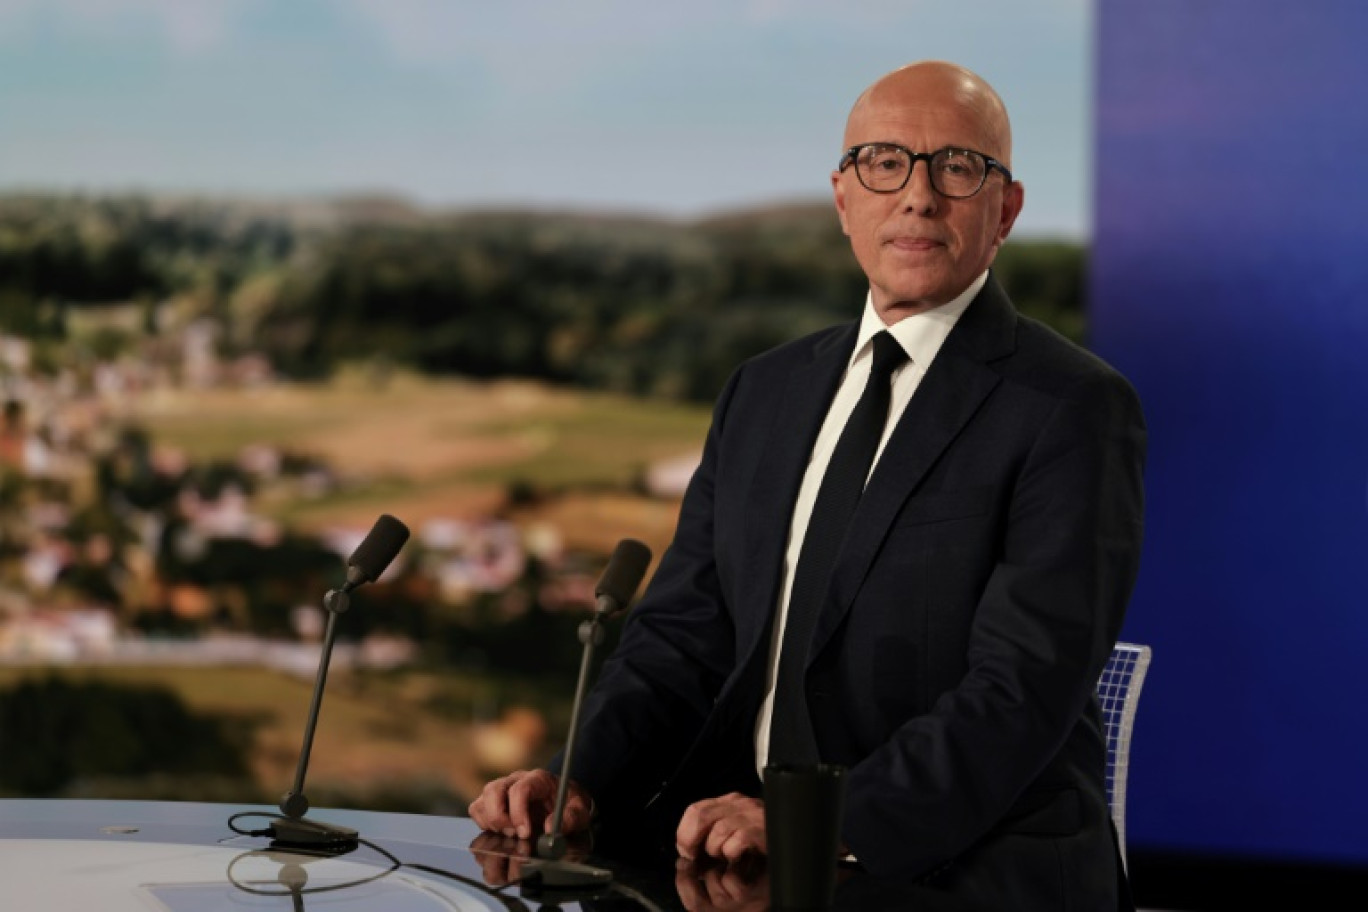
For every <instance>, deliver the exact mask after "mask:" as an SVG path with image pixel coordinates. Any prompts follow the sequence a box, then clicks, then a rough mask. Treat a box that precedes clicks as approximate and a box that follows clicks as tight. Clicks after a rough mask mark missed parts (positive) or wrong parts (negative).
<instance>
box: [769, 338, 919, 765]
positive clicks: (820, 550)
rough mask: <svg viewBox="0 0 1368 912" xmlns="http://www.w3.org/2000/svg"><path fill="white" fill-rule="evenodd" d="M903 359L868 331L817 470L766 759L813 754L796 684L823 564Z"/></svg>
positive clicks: (833, 550)
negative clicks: (857, 381) (856, 385)
mask: <svg viewBox="0 0 1368 912" xmlns="http://www.w3.org/2000/svg"><path fill="white" fill-rule="evenodd" d="M906 360H907V353H906V352H905V351H903V348H902V346H901V345H899V344H898V341H897V340H896V339H894V338H893V337H892V336H891V335H889V333H888V331H887V330H884V331H882V332H880V333H879V334H878V335H876V336H875V337H874V364H873V367H872V368H871V369H870V371H869V382H868V383H866V384H865V390H864V393H863V395H861V396H860V401H859V402H858V403H856V405H855V410H854V411H853V412H851V413H850V418H849V420H847V421H846V425H845V428H844V429H843V430H842V431H841V437H840V439H839V440H838V441H837V442H836V449H835V450H834V451H833V452H832V454H831V463H830V464H829V465H828V466H827V470H826V474H825V475H823V476H822V486H821V487H820V488H819V489H818V491H817V500H816V502H815V503H814V504H813V506H812V518H811V519H810V520H809V521H808V527H807V533H806V534H805V535H804V536H803V547H802V550H801V551H799V553H798V567H797V569H796V570H795V571H794V576H793V588H792V590H791V594H790V596H789V607H788V619H787V621H786V622H785V625H784V641H783V644H782V646H781V647H780V650H779V676H778V678H777V680H776V682H775V687H774V714H773V716H772V718H771V720H770V745H769V759H770V762H774V763H803V762H809V763H810V762H815V761H817V760H818V759H820V758H819V756H818V752H817V742H816V739H815V738H814V736H813V732H812V723H811V721H810V719H809V716H808V706H807V695H806V693H805V690H804V677H805V675H804V672H805V671H806V669H807V660H808V649H809V646H810V645H811V642H812V631H813V629H814V627H815V626H816V623H817V615H818V614H819V612H820V611H821V607H822V604H823V602H824V601H825V600H826V594H827V589H828V587H829V586H830V583H831V568H832V567H833V566H834V565H835V563H836V556H837V555H838V554H839V553H840V551H841V545H842V543H843V542H844V541H845V535H846V528H847V527H848V526H849V525H850V518H851V516H852V515H854V513H855V505H856V504H857V503H859V501H860V495H861V493H863V491H864V486H865V481H866V480H867V479H868V478H869V467H870V466H871V465H872V464H873V463H874V454H875V453H876V452H877V451H878V449H879V440H880V439H882V437H883V430H884V424H885V423H886V422H887V421H888V406H889V400H890V394H891V387H892V380H893V371H895V370H896V369H897V368H898V367H899V366H900V365H901V364H902V363H903V362H904V361H906Z"/></svg>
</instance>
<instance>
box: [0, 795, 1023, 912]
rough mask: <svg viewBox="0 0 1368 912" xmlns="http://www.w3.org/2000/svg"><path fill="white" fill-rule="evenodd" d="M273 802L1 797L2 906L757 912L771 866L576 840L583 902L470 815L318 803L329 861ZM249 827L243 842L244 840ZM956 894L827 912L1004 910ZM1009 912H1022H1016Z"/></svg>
mask: <svg viewBox="0 0 1368 912" xmlns="http://www.w3.org/2000/svg"><path fill="white" fill-rule="evenodd" d="M278 815H279V811H278V810H277V809H276V808H274V807H268V806H259V805H258V806H251V805H232V804H211V803H196V802H171V801H166V802H161V801H102V800H96V801H78V800H47V799H44V800H32V799H11V800H0V910H5V912H8V910H16V912H18V910H25V912H27V910H56V912H83V910H99V912H230V910H232V912H239V910H290V912H303V910H334V912H338V910H344V912H349V910H383V912H429V910H431V912H437V910H446V912H450V910H462V912H484V910H492V912H498V910H543V909H564V910H566V912H575V910H582V912H632V910H668V912H679V910H689V912H763V910H766V909H769V908H770V903H769V884H768V880H767V876H768V875H767V872H766V870H765V860H764V859H763V858H761V857H756V858H748V859H747V860H745V861H744V862H743V863H742V864H739V865H736V866H732V867H725V866H720V865H717V864H706V865H702V866H695V865H692V864H690V863H686V862H682V861H680V860H679V859H675V858H663V857H662V858H659V859H658V861H655V862H652V863H651V864H649V865H643V864H642V863H640V862H638V863H635V864H633V865H627V864H623V863H620V862H617V861H614V860H612V859H607V858H601V857H598V856H595V855H593V854H592V853H590V852H588V850H587V849H586V848H585V847H584V846H582V845H581V846H575V845H573V844H572V846H571V848H570V851H569V853H568V854H567V857H566V861H567V862H570V863H572V864H576V865H580V866H581V869H583V868H586V867H587V868H589V869H590V870H592V871H594V872H596V873H598V874H600V875H602V876H603V877H604V878H606V881H607V882H606V885H602V886H599V887H596V888H593V889H591V890H588V891H587V892H586V891H583V890H581V891H579V892H575V891H569V892H565V891H559V890H556V889H554V888H551V887H548V886H546V884H545V883H539V882H538V880H537V878H536V876H535V874H530V873H529V872H530V871H532V870H534V869H535V866H536V863H535V862H533V861H532V860H531V859H530V858H529V854H530V849H531V846H530V845H529V844H528V843H526V842H519V841H518V840H514V839H507V838H504V837H500V836H494V835H492V834H488V833H482V832H480V830H479V828H478V827H477V826H476V825H475V824H474V823H473V822H472V821H471V820H469V819H467V818H463V817H444V816H433V815H422V814H402V813H390V812H378V811H353V810H342V809H328V808H320V809H314V810H313V811H311V812H310V813H309V814H308V816H307V819H308V820H311V821H318V822H323V823H329V824H337V825H341V826H346V827H351V828H352V829H354V830H356V831H357V834H358V837H359V838H358V844H357V845H356V846H355V847H354V848H353V849H351V850H350V851H346V852H344V853H341V854H332V855H327V854H323V853H318V852H314V851H310V850H300V849H296V848H291V847H286V846H282V845H280V844H278V843H276V842H274V841H273V840H272V838H271V837H270V836H267V835H264V834H257V835H253V831H261V830H264V829H265V828H266V827H267V826H268V825H269V824H270V822H271V820H272V818H276V817H278ZM237 831H242V832H237ZM971 892H972V893H974V894H975V897H974V899H972V900H970V899H969V898H968V897H966V896H965V895H963V893H962V892H961V891H960V890H956V889H945V888H942V887H940V886H929V885H919V884H916V883H911V882H908V881H905V880H894V881H888V880H883V879H880V878H875V877H872V876H870V875H868V874H865V873H863V872H861V871H859V870H858V869H856V868H851V867H844V866H843V867H841V868H840V869H839V871H838V883H837V887H836V899H835V904H834V906H833V907H832V908H833V910H839V912H846V910H859V912H877V910H884V909H899V910H903V909H911V910H928V912H930V910H944V912H951V910H954V912H963V910H974V912H978V910H984V909H999V908H1005V907H1004V906H1002V905H1001V903H1000V901H999V900H1000V899H1001V897H998V898H997V899H994V900H992V901H990V902H989V903H987V904H986V905H985V904H984V902H983V896H982V895H981V894H980V891H978V890H973V891H971ZM1010 907H1012V908H1020V904H1019V903H1015V902H1013V903H1011V904H1010Z"/></svg>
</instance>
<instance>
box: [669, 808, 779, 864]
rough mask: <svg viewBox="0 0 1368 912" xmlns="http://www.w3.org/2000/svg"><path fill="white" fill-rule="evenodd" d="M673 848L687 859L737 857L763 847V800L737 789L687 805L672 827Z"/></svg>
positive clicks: (727, 858)
mask: <svg viewBox="0 0 1368 912" xmlns="http://www.w3.org/2000/svg"><path fill="white" fill-rule="evenodd" d="M675 849H676V850H677V851H678V852H679V854H680V855H681V856H682V857H684V858H688V859H697V858H699V857H701V856H707V857H711V858H725V859H726V860H727V861H729V862H734V861H739V860H740V859H741V857H742V856H743V855H745V854H746V853H747V852H759V853H760V854H764V853H765V851H766V843H765V804H764V802H762V801H761V800H760V799H758V798H751V797H748V796H746V795H741V794H738V793H736V792H733V793H731V794H730V795H723V796H722V797H721V798H709V799H707V800H705V801H699V802H696V803H695V804H691V805H689V809H688V810H686V811H685V812H684V816H683V817H682V818H681V819H680V821H679V829H678V830H676V831H675Z"/></svg>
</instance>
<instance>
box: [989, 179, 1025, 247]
mask: <svg viewBox="0 0 1368 912" xmlns="http://www.w3.org/2000/svg"><path fill="white" fill-rule="evenodd" d="M1025 203H1026V187H1025V185H1023V184H1022V183H1021V181H1012V182H1011V183H1010V184H1008V185H1007V187H1006V189H1004V190H1003V191H1002V212H1001V213H999V215H998V232H997V243H996V245H995V246H998V247H1001V246H1002V242H1003V241H1005V240H1007V235H1009V234H1011V233H1012V226H1013V225H1015V224H1016V220H1017V216H1018V215H1020V214H1021V207H1022V206H1023V205H1025Z"/></svg>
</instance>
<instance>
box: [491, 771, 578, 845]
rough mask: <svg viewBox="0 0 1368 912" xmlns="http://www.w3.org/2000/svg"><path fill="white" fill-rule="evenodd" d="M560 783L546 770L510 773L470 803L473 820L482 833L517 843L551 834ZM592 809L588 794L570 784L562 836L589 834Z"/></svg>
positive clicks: (574, 784)
mask: <svg viewBox="0 0 1368 912" xmlns="http://www.w3.org/2000/svg"><path fill="white" fill-rule="evenodd" d="M558 783H559V780H558V779H557V778H556V777H555V776H553V775H552V774H551V773H549V772H547V771H546V770H519V771H518V772H516V773H509V774H508V775H507V776H504V777H503V778H501V779H495V780H494V781H493V782H491V783H489V784H488V785H486V786H485V787H484V790H483V791H481V792H480V795H479V797H478V798H476V799H475V800H474V801H472V802H471V803H470V809H469V812H470V819H471V820H474V821H475V822H476V823H478V824H479V825H480V828H481V829H484V830H488V831H489V832H491V833H502V834H503V835H504V836H514V837H517V838H518V839H531V838H532V834H533V833H549V832H550V831H551V814H552V812H553V811H554V810H555V808H556V788H557V785H558ZM592 806H593V800H592V799H591V798H590V797H589V793H588V792H586V791H585V790H584V789H583V788H582V787H580V785H579V784H578V783H576V782H575V781H574V780H571V782H570V786H569V788H568V789H566V792H565V811H564V813H563V814H562V817H561V832H562V833H564V834H565V835H569V834H571V833H576V832H579V831H581V830H587V829H588V828H589V817H590V809H591V807H592Z"/></svg>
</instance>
